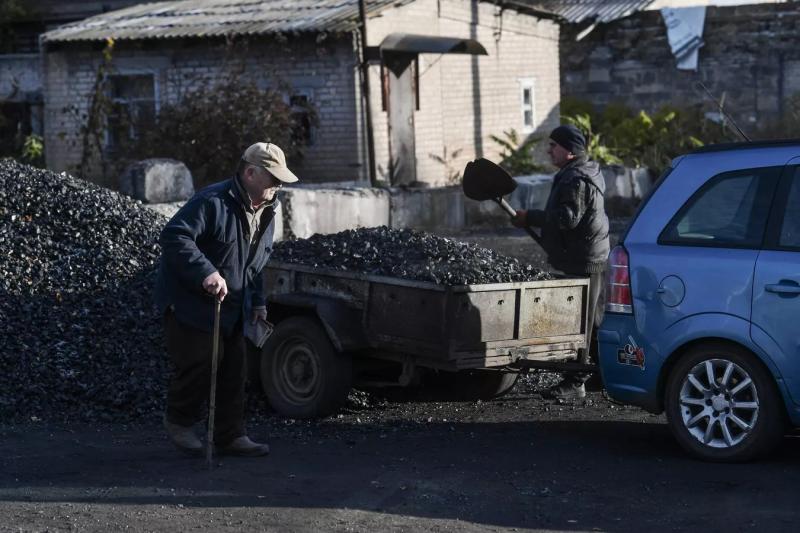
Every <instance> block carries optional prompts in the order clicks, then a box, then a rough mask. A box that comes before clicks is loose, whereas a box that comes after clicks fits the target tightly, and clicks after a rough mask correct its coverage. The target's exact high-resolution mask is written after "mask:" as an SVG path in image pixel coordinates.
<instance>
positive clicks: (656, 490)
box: [0, 421, 800, 532]
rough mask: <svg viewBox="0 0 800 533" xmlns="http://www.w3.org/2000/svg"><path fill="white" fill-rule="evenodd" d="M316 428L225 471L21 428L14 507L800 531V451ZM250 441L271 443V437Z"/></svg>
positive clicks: (550, 424)
mask: <svg viewBox="0 0 800 533" xmlns="http://www.w3.org/2000/svg"><path fill="white" fill-rule="evenodd" d="M306 427H307V428H308V429H307V430H306V429H300V430H297V431H291V432H283V433H281V432H273V436H272V438H271V439H270V442H271V445H272V448H273V452H272V455H271V456H270V457H268V458H259V459H241V458H220V459H218V461H217V463H216V467H215V468H214V469H213V470H211V471H208V470H206V468H205V464H204V461H203V459H202V458H187V457H183V456H181V455H179V454H178V452H177V451H176V450H174V449H173V448H172V447H171V446H170V445H169V443H168V442H167V441H166V440H165V438H164V437H163V435H162V433H161V431H160V430H159V429H158V428H154V427H142V428H136V429H127V430H119V429H117V430H114V429H109V430H104V431H97V430H90V429H75V430H64V429H61V430H58V431H48V430H44V429H35V428H34V429H31V428H7V429H6V430H4V431H3V432H2V437H3V438H2V444H1V445H0V452H2V453H1V455H0V457H2V459H1V460H0V461H1V462H2V472H3V474H2V479H0V502H5V503H3V504H2V505H3V506H7V505H8V504H9V503H22V502H34V503H35V502H39V503H42V502H44V503H54V502H61V503H63V502H69V503H71V504H102V505H105V506H112V507H113V508H114V509H120V508H122V509H126V508H127V509H131V508H137V506H161V509H164V506H167V508H168V509H175V510H176V512H184V511H185V509H194V510H195V511H197V512H200V511H201V510H207V509H209V508H223V509H224V508H229V509H233V508H237V509H238V508H247V509H249V510H250V511H251V512H257V511H259V510H268V509H269V510H273V511H274V510H275V509H292V510H297V511H302V512H303V516H306V517H314V516H318V517H319V520H320V523H319V524H317V526H319V527H321V528H323V529H324V528H328V527H333V526H335V524H336V522H333V523H331V522H330V513H329V511H330V510H339V511H344V510H348V511H362V512H366V513H372V514H376V515H377V516H379V517H387V516H394V517H414V518H415V519H433V520H458V521H460V522H462V523H463V522H468V523H472V524H473V525H476V524H477V525H484V526H499V527H508V528H532V529H559V530H568V531H569V530H592V529H593V528H597V529H598V530H603V531H620V532H622V531H625V532H627V531H642V530H644V528H649V529H656V530H663V529H684V528H694V527H698V528H699V527H701V526H702V527H704V529H705V530H707V531H708V530H712V531H713V530H723V529H726V528H732V529H733V530H740V529H742V528H747V529H749V527H750V526H752V525H757V526H758V527H761V528H764V527H766V528H768V530H770V531H777V530H783V529H786V528H791V527H792V526H793V525H796V523H797V520H798V518H800V511H798V507H797V502H798V496H800V491H799V490H798V485H797V472H798V467H800V447H798V446H797V444H798V442H797V439H794V438H790V437H787V439H786V441H785V443H784V446H783V447H782V448H781V449H780V450H779V451H778V452H777V453H776V454H775V455H774V456H773V457H771V458H770V459H768V460H764V461H761V462H758V463H752V464H744V465H719V464H708V463H701V462H697V461H693V460H691V459H689V458H687V457H686V456H685V455H684V454H683V453H682V452H681V451H680V450H679V449H678V448H677V446H676V444H675V443H674V441H673V440H672V439H671V438H670V436H669V433H668V430H667V428H666V426H665V425H664V424H660V423H637V422H628V421H578V422H574V421H537V422H519V423H507V422H504V423H469V422H458V423H452V424H451V423H446V422H441V421H439V422H432V423H410V422H403V423H402V424H394V423H384V424H378V425H375V424H370V425H368V426H366V425H359V424H349V423H348V424H335V423H324V422H323V423H319V424H317V425H312V426H306ZM252 430H253V431H252V432H251V433H252V434H253V435H254V436H257V437H263V436H264V435H260V434H259V432H260V431H263V428H258V427H256V428H252ZM326 513H327V514H326ZM326 517H327V518H326ZM710 517H713V519H714V522H713V523H708V520H709V519H710ZM243 523H244V524H248V522H247V520H245V521H244V522H243ZM314 523H315V524H316V521H315V522H314ZM418 525H419V526H421V529H426V530H427V529H428V527H429V526H425V525H424V523H419V524H418ZM422 526H424V527H422ZM309 527H311V526H309ZM315 527H316V526H315Z"/></svg>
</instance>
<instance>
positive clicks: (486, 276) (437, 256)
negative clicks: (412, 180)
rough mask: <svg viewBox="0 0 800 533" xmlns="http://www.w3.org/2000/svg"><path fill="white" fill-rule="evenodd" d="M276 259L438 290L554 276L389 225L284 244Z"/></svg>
mask: <svg viewBox="0 0 800 533" xmlns="http://www.w3.org/2000/svg"><path fill="white" fill-rule="evenodd" d="M272 259H273V260H275V261H281V262H285V263H295V264H301V265H308V266H312V267H319V268H326V269H332V270H346V271H352V272H360V273H365V274H373V275H379V276H392V277H397V278H404V279H411V280H416V281H429V282H433V283H436V284H439V285H477V284H484V283H509V282H517V281H537V280H543V279H550V277H551V276H550V274H548V273H547V272H541V271H539V270H536V269H535V268H534V267H533V266H531V265H527V264H523V263H521V262H520V261H519V260H517V259H514V258H511V257H506V256H503V255H500V254H498V253H497V252H495V251H493V250H489V249H488V248H481V247H479V246H476V245H474V244H468V243H464V242H459V241H455V240H453V239H447V238H444V237H438V236H436V235H431V234H428V233H422V232H419V231H414V230H410V229H404V230H394V229H390V228H387V227H385V226H381V227H378V228H361V229H357V230H346V231H342V232H340V233H336V234H333V235H314V236H312V237H311V238H309V239H298V240H294V241H285V242H280V243H278V244H276V245H275V250H274V251H273V254H272Z"/></svg>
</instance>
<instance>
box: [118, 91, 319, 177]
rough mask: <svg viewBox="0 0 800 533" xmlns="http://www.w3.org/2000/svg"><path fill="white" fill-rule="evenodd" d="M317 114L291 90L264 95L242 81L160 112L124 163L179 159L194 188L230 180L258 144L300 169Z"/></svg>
mask: <svg viewBox="0 0 800 533" xmlns="http://www.w3.org/2000/svg"><path fill="white" fill-rule="evenodd" d="M316 125H317V113H316V110H315V109H314V108H313V106H311V104H309V103H307V102H305V101H304V100H303V99H294V98H292V91H291V89H290V88H288V87H285V86H284V87H279V88H277V89H266V90H265V89H260V88H258V87H257V86H256V85H255V84H253V83H249V82H247V81H246V80H243V79H241V78H238V77H234V78H231V79H229V80H228V81H226V82H223V83H221V84H218V85H213V86H209V87H204V88H201V89H198V90H195V91H192V92H189V93H187V94H185V95H184V96H183V97H182V98H181V100H180V101H179V102H178V103H175V104H172V105H167V106H164V107H162V108H161V110H160V112H159V115H158V118H157V120H156V124H155V125H153V126H151V127H150V128H149V129H147V130H146V131H144V132H142V133H141V134H140V135H139V136H138V138H136V139H132V142H131V144H130V147H129V149H127V150H126V151H125V153H124V154H121V155H122V160H128V161H130V160H138V159H146V158H151V157H169V158H174V159H178V160H180V161H182V162H184V163H185V164H186V166H187V167H189V169H190V170H191V171H192V176H193V177H194V182H195V187H196V188H201V187H204V186H205V185H208V184H209V183H213V182H215V181H219V180H221V179H223V178H225V177H226V176H230V175H231V174H232V173H233V172H234V170H235V168H236V165H237V164H238V161H239V158H240V157H241V154H242V151H243V150H244V149H245V148H246V147H247V146H249V145H250V144H252V143H254V142H259V141H264V142H271V143H275V144H277V145H278V146H280V147H281V148H282V149H283V150H284V152H285V153H286V157H287V159H288V160H289V161H290V163H292V162H293V163H294V164H297V162H298V161H299V160H300V159H301V158H302V157H303V154H304V152H305V148H306V145H307V143H308V141H309V138H308V133H309V130H310V128H313V127H315V126H316Z"/></svg>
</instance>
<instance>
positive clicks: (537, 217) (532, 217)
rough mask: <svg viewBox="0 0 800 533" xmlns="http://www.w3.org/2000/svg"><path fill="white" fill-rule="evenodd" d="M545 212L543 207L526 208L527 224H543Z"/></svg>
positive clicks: (539, 226) (536, 226)
mask: <svg viewBox="0 0 800 533" xmlns="http://www.w3.org/2000/svg"><path fill="white" fill-rule="evenodd" d="M544 220H545V214H544V210H543V209H528V216H527V218H526V221H527V223H528V225H529V226H533V227H535V228H541V227H542V226H544Z"/></svg>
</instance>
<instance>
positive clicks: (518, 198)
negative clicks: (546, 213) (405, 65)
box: [507, 174, 553, 209]
mask: <svg viewBox="0 0 800 533" xmlns="http://www.w3.org/2000/svg"><path fill="white" fill-rule="evenodd" d="M514 181H516V182H517V188H516V190H514V192H512V193H511V194H510V195H509V197H508V198H507V200H508V203H509V204H511V207H513V208H514V209H544V205H545V203H547V197H548V196H549V195H550V189H551V188H552V187H553V176H552V175H550V174H531V175H529V176H515V177H514Z"/></svg>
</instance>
